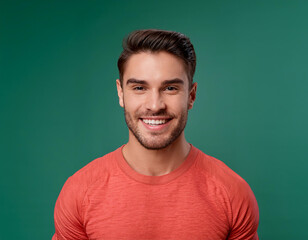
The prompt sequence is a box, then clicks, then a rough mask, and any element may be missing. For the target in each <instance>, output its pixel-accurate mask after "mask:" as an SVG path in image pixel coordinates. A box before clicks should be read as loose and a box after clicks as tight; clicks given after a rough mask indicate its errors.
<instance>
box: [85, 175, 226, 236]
mask: <svg viewBox="0 0 308 240" xmlns="http://www.w3.org/2000/svg"><path fill="white" fill-rule="evenodd" d="M207 188H208V186H206V184H200V183H197V182H194V181H191V182H177V183H172V184H167V185H163V186H146V185H140V184H138V183H130V184H129V183H125V184H122V183H120V182H114V183H112V182H110V183H109V184H108V185H105V186H101V187H99V186H98V187H96V188H95V189H94V190H93V191H91V192H90V193H89V194H88V196H87V199H86V202H85V206H84V209H85V215H84V227H85V230H86V232H87V234H88V236H89V238H90V239H97V240H102V239H108V240H109V239H177V240H180V239H211V240H215V239H226V238H227V235H228V231H229V225H228V216H227V213H226V209H225V206H224V204H223V201H221V196H220V194H219V191H216V192H215V191H214V192H213V191H212V190H210V189H209V188H208V189H207Z"/></svg>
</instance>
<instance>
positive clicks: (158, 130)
mask: <svg viewBox="0 0 308 240" xmlns="http://www.w3.org/2000/svg"><path fill="white" fill-rule="evenodd" d="M117 89H118V95H119V102H120V105H121V106H122V107H124V112H125V120H126V123H127V126H128V128H129V138H130V141H134V140H137V141H139V143H140V144H141V145H142V146H144V147H145V148H147V149H156V150H157V149H162V148H165V147H167V146H168V145H169V144H171V143H172V142H174V141H175V140H176V139H178V137H179V136H181V135H182V134H184V133H183V130H184V128H185V125H186V121H187V114H188V109H190V108H192V106H193V103H194V100H195V96H196V84H194V85H193V86H192V88H191V89H190V88H189V82H188V77H187V74H186V71H185V67H184V63H183V62H182V61H181V60H180V59H179V58H177V57H175V56H173V55H171V54H169V53H167V52H158V53H150V52H141V53H138V54H133V55H132V56H131V57H130V58H129V60H128V61H127V63H126V66H125V71H124V74H123V85H122V87H121V84H120V81H119V80H117ZM183 136H184V135H183Z"/></svg>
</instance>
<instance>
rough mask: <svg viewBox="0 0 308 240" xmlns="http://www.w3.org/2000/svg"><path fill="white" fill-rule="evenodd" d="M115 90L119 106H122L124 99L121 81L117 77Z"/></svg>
mask: <svg viewBox="0 0 308 240" xmlns="http://www.w3.org/2000/svg"><path fill="white" fill-rule="evenodd" d="M116 82H117V91H118V97H119V104H120V106H121V107H124V101H123V89H122V86H121V82H120V80H119V79H117V81H116Z"/></svg>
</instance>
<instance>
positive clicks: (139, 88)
mask: <svg viewBox="0 0 308 240" xmlns="http://www.w3.org/2000/svg"><path fill="white" fill-rule="evenodd" d="M134 90H136V91H142V90H144V87H141V86H137V87H134Z"/></svg>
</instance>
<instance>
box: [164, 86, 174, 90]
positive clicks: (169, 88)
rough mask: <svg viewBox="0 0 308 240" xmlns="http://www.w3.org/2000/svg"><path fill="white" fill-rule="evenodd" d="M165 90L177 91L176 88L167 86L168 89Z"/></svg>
mask: <svg viewBox="0 0 308 240" xmlns="http://www.w3.org/2000/svg"><path fill="white" fill-rule="evenodd" d="M166 90H167V91H175V90H177V88H176V87H173V86H168V87H166Z"/></svg>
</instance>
